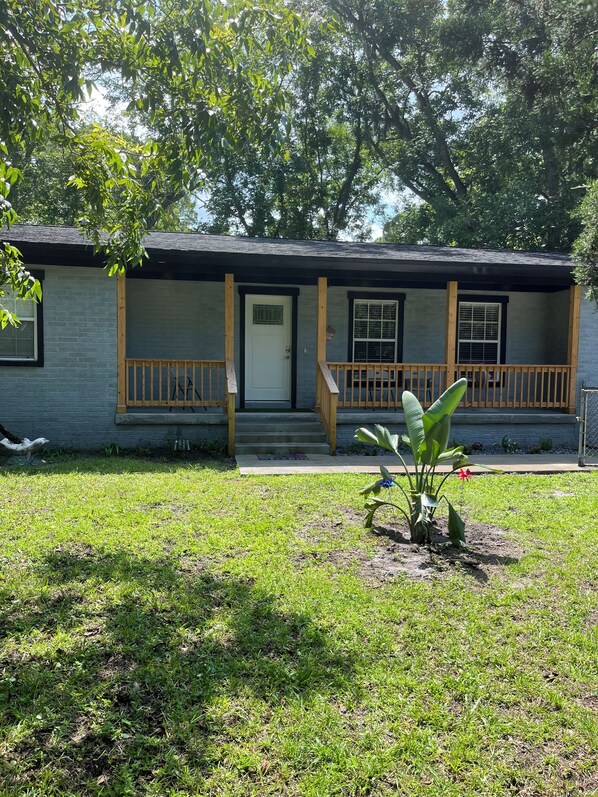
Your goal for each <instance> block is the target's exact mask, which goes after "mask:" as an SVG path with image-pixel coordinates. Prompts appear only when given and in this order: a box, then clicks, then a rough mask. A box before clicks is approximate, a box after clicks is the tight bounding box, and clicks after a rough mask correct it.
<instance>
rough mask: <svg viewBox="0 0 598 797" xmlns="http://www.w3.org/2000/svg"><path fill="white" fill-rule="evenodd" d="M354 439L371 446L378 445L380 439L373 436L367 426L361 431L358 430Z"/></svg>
mask: <svg viewBox="0 0 598 797" xmlns="http://www.w3.org/2000/svg"><path fill="white" fill-rule="evenodd" d="M353 437H354V438H355V440H359V442H360V443H367V444H368V445H370V446H377V445H378V438H377V437H376V435H375V434H372V432H370V430H369V429H366V428H365V426H362V427H361V429H357V430H356V432H355V434H354V435H353Z"/></svg>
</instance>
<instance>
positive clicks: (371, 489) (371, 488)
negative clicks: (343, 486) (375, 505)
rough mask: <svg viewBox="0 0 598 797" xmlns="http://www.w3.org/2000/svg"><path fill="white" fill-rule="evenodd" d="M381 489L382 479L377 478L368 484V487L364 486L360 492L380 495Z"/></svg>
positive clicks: (361, 493)
mask: <svg viewBox="0 0 598 797" xmlns="http://www.w3.org/2000/svg"><path fill="white" fill-rule="evenodd" d="M381 490H382V487H380V479H377V480H376V481H375V482H372V483H371V484H368V486H367V487H362V489H361V490H360V491H359V494H360V495H369V494H370V493H373V494H374V495H378V493H379V492H380V491H381Z"/></svg>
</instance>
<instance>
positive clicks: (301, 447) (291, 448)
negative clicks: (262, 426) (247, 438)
mask: <svg viewBox="0 0 598 797" xmlns="http://www.w3.org/2000/svg"><path fill="white" fill-rule="evenodd" d="M328 453H330V452H329V448H328V444H327V443H235V454H239V455H240V454H280V455H284V454H328Z"/></svg>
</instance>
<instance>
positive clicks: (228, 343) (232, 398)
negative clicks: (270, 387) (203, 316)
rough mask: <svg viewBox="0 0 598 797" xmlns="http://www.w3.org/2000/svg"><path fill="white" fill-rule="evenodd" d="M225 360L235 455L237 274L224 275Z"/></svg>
mask: <svg viewBox="0 0 598 797" xmlns="http://www.w3.org/2000/svg"><path fill="white" fill-rule="evenodd" d="M224 360H225V368H224V372H225V379H226V404H225V407H224V408H225V411H226V412H227V414H228V446H227V448H228V455H229V457H234V455H235V404H236V401H237V380H236V376H235V276H234V274H225V276H224Z"/></svg>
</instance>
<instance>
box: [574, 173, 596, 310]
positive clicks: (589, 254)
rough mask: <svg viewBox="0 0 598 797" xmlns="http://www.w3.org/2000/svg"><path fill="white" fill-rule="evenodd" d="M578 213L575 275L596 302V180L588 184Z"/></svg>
mask: <svg viewBox="0 0 598 797" xmlns="http://www.w3.org/2000/svg"><path fill="white" fill-rule="evenodd" d="M578 215H579V219H580V221H581V223H582V231H581V234H580V236H579V238H577V240H576V241H575V244H574V246H573V259H574V261H575V263H576V269H575V276H576V279H577V281H578V282H579V283H581V285H585V286H586V287H587V288H588V293H589V295H590V297H591V298H592V299H594V301H595V302H597V303H598V180H594V182H593V183H592V184H591V185H590V186H589V188H588V192H587V193H586V195H585V197H584V200H583V202H582V203H581V205H580V207H579V210H578Z"/></svg>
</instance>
